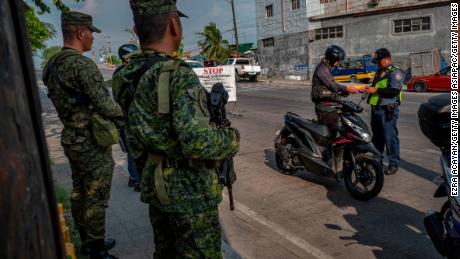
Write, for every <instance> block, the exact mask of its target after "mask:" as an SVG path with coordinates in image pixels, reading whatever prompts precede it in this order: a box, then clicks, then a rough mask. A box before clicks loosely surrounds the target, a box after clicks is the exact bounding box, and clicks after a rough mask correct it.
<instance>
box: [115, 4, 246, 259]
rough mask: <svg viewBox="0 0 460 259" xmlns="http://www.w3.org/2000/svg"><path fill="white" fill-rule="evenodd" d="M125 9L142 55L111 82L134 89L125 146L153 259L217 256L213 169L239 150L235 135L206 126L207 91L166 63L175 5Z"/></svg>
mask: <svg viewBox="0 0 460 259" xmlns="http://www.w3.org/2000/svg"><path fill="white" fill-rule="evenodd" d="M130 3H131V8H132V10H133V14H134V22H135V31H136V33H137V35H138V36H139V40H140V43H141V48H142V51H141V52H140V53H137V54H134V55H132V56H130V59H131V60H130V63H129V64H128V65H127V66H126V67H125V68H123V69H122V70H121V71H120V72H119V73H118V74H117V76H116V77H115V78H114V83H115V84H119V85H120V86H123V85H124V86H125V87H126V86H127V85H131V86H134V89H135V95H134V99H133V100H132V102H130V101H127V102H125V105H122V107H123V109H127V110H128V118H129V123H128V130H129V132H128V138H129V146H130V149H131V150H132V151H133V156H134V158H135V160H136V165H137V168H138V169H141V170H143V173H142V183H141V188H142V190H141V200H142V201H143V202H145V203H148V204H149V205H150V206H149V214H150V221H151V223H152V227H153V231H154V239H155V252H154V258H222V253H221V229H220V225H219V216H218V209H217V206H218V204H219V203H220V202H221V200H222V186H220V185H219V183H218V179H217V167H218V166H219V161H220V160H222V159H225V158H228V157H231V156H234V155H235V154H236V153H237V152H238V148H239V138H240V137H239V133H238V131H237V130H236V129H234V128H230V127H227V128H219V129H217V128H216V127H214V126H213V125H212V124H210V122H209V120H210V118H209V111H208V107H207V94H206V90H205V89H204V88H203V86H201V84H200V81H199V79H198V77H197V76H196V75H195V73H194V72H193V71H192V69H191V68H190V67H189V66H187V65H186V64H185V63H184V62H182V61H181V60H178V59H174V58H172V57H171V55H172V54H173V53H174V51H176V50H178V48H179V45H180V42H181V39H182V25H181V21H180V16H184V15H183V14H182V13H180V12H179V11H177V9H176V3H175V1H174V0H131V1H130ZM114 88H116V87H114ZM120 88H121V89H122V91H123V87H119V89H120ZM127 92H129V91H127ZM118 96H121V95H118ZM125 96H128V97H125V99H129V95H125Z"/></svg>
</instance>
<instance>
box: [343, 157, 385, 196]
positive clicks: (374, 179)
mask: <svg viewBox="0 0 460 259" xmlns="http://www.w3.org/2000/svg"><path fill="white" fill-rule="evenodd" d="M355 162H356V166H357V167H358V172H355V170H353V168H350V167H348V168H346V169H345V175H344V181H345V186H346V187H347V190H348V191H349V192H350V194H351V196H353V198H355V199H357V200H360V201H367V200H370V199H372V198H374V197H375V196H377V195H378V194H379V193H380V191H381V190H382V187H383V178H384V175H383V168H382V166H381V165H380V163H379V161H377V159H375V158H373V157H372V156H367V155H362V154H361V155H357V156H356V157H355ZM359 185H360V186H359Z"/></svg>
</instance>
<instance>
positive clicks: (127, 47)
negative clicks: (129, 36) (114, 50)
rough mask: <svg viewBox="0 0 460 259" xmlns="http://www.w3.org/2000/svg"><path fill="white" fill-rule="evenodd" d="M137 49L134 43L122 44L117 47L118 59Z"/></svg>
mask: <svg viewBox="0 0 460 259" xmlns="http://www.w3.org/2000/svg"><path fill="white" fill-rule="evenodd" d="M138 49H139V47H137V46H136V45H134V44H123V45H121V46H120V48H118V57H119V58H120V59H124V57H125V56H126V55H128V54H131V53H133V52H134V51H136V50H138Z"/></svg>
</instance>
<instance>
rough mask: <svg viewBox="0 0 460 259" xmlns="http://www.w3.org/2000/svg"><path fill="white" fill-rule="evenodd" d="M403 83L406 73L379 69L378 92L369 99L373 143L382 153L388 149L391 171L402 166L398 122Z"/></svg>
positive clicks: (377, 73) (392, 69)
mask: <svg viewBox="0 0 460 259" xmlns="http://www.w3.org/2000/svg"><path fill="white" fill-rule="evenodd" d="M403 81H404V73H403V72H402V71H401V70H400V69H399V68H397V67H396V66H393V65H391V66H389V67H388V68H387V69H384V70H382V69H379V70H378V71H377V72H376V74H375V77H374V82H373V86H374V87H377V92H376V93H375V94H372V95H371V96H370V97H369V103H370V104H371V107H372V109H371V127H372V133H373V137H372V142H373V144H374V146H375V147H376V148H377V149H378V150H379V151H380V152H381V153H383V151H384V149H385V147H386V151H387V156H388V160H389V168H390V170H391V169H397V168H398V167H399V165H400V157H399V138H398V128H397V121H398V118H399V109H398V106H399V104H400V103H401V101H402V100H401V99H402V95H401V89H402V85H403Z"/></svg>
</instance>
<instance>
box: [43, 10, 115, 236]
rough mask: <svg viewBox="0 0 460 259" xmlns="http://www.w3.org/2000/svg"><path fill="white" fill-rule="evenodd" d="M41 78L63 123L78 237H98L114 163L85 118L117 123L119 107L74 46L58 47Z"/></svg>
mask: <svg viewBox="0 0 460 259" xmlns="http://www.w3.org/2000/svg"><path fill="white" fill-rule="evenodd" d="M82 17H83V18H85V17H86V18H87V15H84V14H81V13H77V12H70V13H63V15H62V22H63V24H74V25H86V24H82V23H81V18H82ZM88 17H90V16H88ZM90 18H91V17H90ZM71 22H72V23H71ZM93 31H95V30H93ZM51 64H53V65H51ZM53 69H55V73H54V75H57V78H56V76H53V73H52V70H53ZM43 77H44V78H43V81H44V83H45V85H46V86H47V87H48V91H49V97H50V98H51V100H52V102H53V104H54V106H55V107H56V110H57V112H58V116H59V119H60V120H61V121H62V123H63V124H64V129H63V130H62V134H61V144H62V146H63V148H64V153H65V155H66V156H67V158H68V159H69V162H70V167H71V169H72V184H73V189H72V193H71V195H70V201H71V207H72V216H73V218H74V221H75V224H76V226H77V228H78V230H79V232H80V235H81V238H82V241H86V242H88V243H90V242H92V241H95V240H101V239H102V240H103V239H104V235H105V210H106V208H107V206H108V200H109V195H110V187H111V182H112V174H113V169H114V161H113V158H112V149H111V147H108V148H102V147H100V146H99V145H97V144H96V142H95V140H94V138H93V137H92V133H91V129H90V125H89V124H90V117H91V114H92V113H93V112H97V113H99V114H101V115H102V116H104V117H106V118H113V120H114V121H116V123H118V124H120V121H121V120H122V111H121V109H120V107H119V106H118V105H117V104H116V103H115V102H114V101H113V100H112V99H111V98H110V96H109V92H108V89H107V88H106V87H105V85H104V80H103V77H102V74H101V73H100V71H99V69H98V68H97V66H96V64H94V62H93V61H92V60H91V59H89V58H87V57H85V56H83V55H81V54H80V53H79V52H78V51H76V50H74V49H71V48H63V49H62V51H61V52H59V53H58V54H56V55H55V56H54V57H52V58H51V60H50V61H49V62H48V63H47V65H46V67H45V69H44V73H43Z"/></svg>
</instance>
